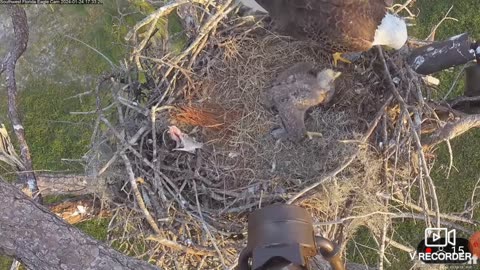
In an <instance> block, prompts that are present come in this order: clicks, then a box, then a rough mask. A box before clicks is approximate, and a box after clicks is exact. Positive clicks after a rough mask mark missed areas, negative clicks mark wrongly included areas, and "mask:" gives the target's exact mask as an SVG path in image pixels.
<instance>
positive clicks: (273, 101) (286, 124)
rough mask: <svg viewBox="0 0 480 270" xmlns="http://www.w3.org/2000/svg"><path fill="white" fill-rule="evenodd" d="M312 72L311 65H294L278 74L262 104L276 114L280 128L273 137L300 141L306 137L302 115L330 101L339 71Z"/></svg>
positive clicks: (274, 132)
mask: <svg viewBox="0 0 480 270" xmlns="http://www.w3.org/2000/svg"><path fill="white" fill-rule="evenodd" d="M313 70H314V69H313V65H312V64H309V63H300V64H296V65H294V66H292V67H291V68H289V69H287V70H285V71H284V72H282V73H281V74H279V76H278V77H277V79H276V80H275V81H274V82H273V87H272V88H270V89H269V90H268V91H267V92H266V97H265V99H266V100H265V103H266V104H265V105H266V106H268V107H270V108H275V109H276V110H277V111H278V113H279V116H280V119H281V121H282V126H283V128H282V129H277V130H274V131H273V132H272V135H273V136H274V137H275V138H277V139H279V138H288V139H290V140H291V141H293V142H300V141H302V140H303V139H304V138H305V136H306V135H307V130H306V127H305V122H304V118H305V112H306V111H307V110H308V109H309V108H311V107H313V106H316V105H319V104H326V103H328V102H329V101H330V100H331V99H332V97H333V94H334V93H335V86H334V82H335V79H336V78H338V76H340V75H341V72H336V71H334V70H332V69H324V70H322V71H320V72H318V73H316V74H315V72H314V71H313Z"/></svg>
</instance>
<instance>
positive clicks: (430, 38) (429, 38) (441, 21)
mask: <svg viewBox="0 0 480 270" xmlns="http://www.w3.org/2000/svg"><path fill="white" fill-rule="evenodd" d="M452 9H453V5H452V6H451V7H450V9H449V10H448V11H447V13H446V14H445V16H443V18H442V19H441V20H440V22H439V23H437V25H435V26H434V27H433V29H432V32H431V33H430V35H428V37H427V38H425V40H433V39H435V32H436V31H437V29H438V27H440V25H441V24H442V23H443V22H444V21H446V20H453V21H456V22H458V20H457V19H455V18H452V17H448V15H449V14H450V12H451V11H452ZM432 38H433V39H432Z"/></svg>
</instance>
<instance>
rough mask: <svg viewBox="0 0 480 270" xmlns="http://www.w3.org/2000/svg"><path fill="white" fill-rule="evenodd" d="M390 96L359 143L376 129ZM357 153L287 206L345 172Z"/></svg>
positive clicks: (301, 192)
mask: <svg viewBox="0 0 480 270" xmlns="http://www.w3.org/2000/svg"><path fill="white" fill-rule="evenodd" d="M392 98H393V97H392V96H390V97H388V98H387V101H386V102H385V103H384V104H383V106H382V107H381V108H380V110H379V111H378V113H377V115H376V116H375V119H374V120H373V121H372V123H371V124H370V127H369V128H368V130H367V132H366V133H365V135H364V136H363V138H362V139H361V143H365V142H366V141H367V140H368V138H370V135H371V134H372V133H373V131H374V130H375V128H376V127H377V125H378V122H379V121H380V119H381V118H382V116H383V115H384V113H385V109H386V108H387V106H388V105H389V104H390V102H391V101H392ZM358 153H359V150H357V151H356V152H355V153H354V154H353V155H351V156H350V158H348V159H347V160H346V161H345V162H344V163H342V164H341V165H340V166H338V167H337V168H336V169H335V170H333V171H332V172H330V173H329V174H327V175H326V176H323V177H321V178H320V179H319V180H317V181H316V182H315V183H313V184H311V185H310V186H308V187H306V188H304V189H302V190H301V191H300V192H298V193H297V194H296V195H294V196H293V197H291V198H290V199H289V200H288V201H287V204H292V203H293V202H295V201H296V200H297V199H298V198H300V197H301V196H303V195H304V194H305V193H307V192H309V191H310V190H312V189H314V188H316V187H318V186H319V185H321V184H323V183H325V182H326V181H328V180H330V179H332V178H334V177H335V176H336V175H337V174H339V173H340V172H342V171H343V170H345V168H347V167H348V166H349V165H350V164H351V163H352V162H353V161H354V160H355V158H356V157H357V155H358Z"/></svg>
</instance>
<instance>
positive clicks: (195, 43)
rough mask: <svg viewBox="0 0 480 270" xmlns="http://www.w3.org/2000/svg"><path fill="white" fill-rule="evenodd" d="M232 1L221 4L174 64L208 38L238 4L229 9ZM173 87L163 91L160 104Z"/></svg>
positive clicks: (167, 74) (171, 67) (171, 69)
mask: <svg viewBox="0 0 480 270" xmlns="http://www.w3.org/2000/svg"><path fill="white" fill-rule="evenodd" d="M231 3H232V0H227V1H226V2H225V3H224V4H223V5H222V6H220V8H219V9H218V12H217V13H216V14H215V15H214V16H213V17H212V18H210V19H209V20H208V21H207V22H206V23H205V24H204V25H203V26H202V27H201V28H200V32H199V33H198V35H197V38H196V39H195V40H194V41H193V42H192V44H190V46H188V48H187V49H185V50H184V51H183V52H182V53H181V54H180V55H178V56H177V57H176V58H175V59H174V60H173V61H172V63H173V64H174V65H177V64H178V63H180V62H181V61H182V60H183V59H184V58H185V57H186V56H187V55H188V54H190V52H192V51H194V50H195V49H198V48H197V47H198V45H199V44H202V41H203V40H204V38H206V37H207V35H208V34H209V33H210V32H211V31H212V29H213V28H214V27H215V26H217V24H218V23H219V22H220V20H222V19H223V17H224V16H225V15H227V14H228V13H230V12H231V11H232V10H233V9H234V8H235V7H236V5H233V6H231V7H230V8H228V9H227V7H228V6H230V4H231ZM203 44H205V43H203ZM173 69H174V68H173V65H172V66H170V68H169V69H168V70H167V71H166V72H165V74H164V75H163V79H162V81H161V82H160V84H162V82H164V80H166V79H167V77H168V76H169V75H170V73H171V72H172V71H173ZM171 89H172V88H171V87H168V89H167V90H166V91H165V92H164V93H163V95H162V97H161V98H160V100H159V101H158V103H157V104H160V103H161V102H163V100H164V99H165V98H166V97H167V95H168V94H169V93H170V91H171Z"/></svg>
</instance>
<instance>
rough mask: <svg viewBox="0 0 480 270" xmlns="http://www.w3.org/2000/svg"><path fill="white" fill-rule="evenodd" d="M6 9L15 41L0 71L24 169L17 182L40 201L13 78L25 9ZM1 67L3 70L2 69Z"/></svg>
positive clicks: (23, 39)
mask: <svg viewBox="0 0 480 270" xmlns="http://www.w3.org/2000/svg"><path fill="white" fill-rule="evenodd" d="M8 11H9V13H10V17H11V18H12V24H13V31H14V36H15V37H14V39H15V42H14V44H13V47H12V48H11V50H10V52H9V53H8V54H7V56H6V57H5V61H4V62H3V64H2V66H1V67H0V73H1V71H3V70H5V71H6V73H5V74H6V82H7V94H8V116H9V118H10V121H11V123H12V125H13V130H14V131H15V135H16V137H17V140H18V143H19V145H20V156H21V158H22V161H23V164H24V165H25V168H24V170H21V171H20V176H19V179H18V180H19V182H20V183H21V184H23V185H24V190H25V191H27V193H28V194H30V195H31V196H32V197H33V198H36V199H37V200H38V201H39V202H41V200H42V199H41V196H40V193H39V190H38V186H37V180H36V177H35V173H34V170H33V164H32V157H31V154H30V148H29V147H28V144H27V140H26V138H25V130H24V128H23V125H22V122H21V120H20V117H19V114H18V110H17V83H16V80H15V68H16V64H17V61H18V59H19V58H20V57H21V56H22V54H23V53H24V52H25V50H26V49H27V43H28V23H27V14H26V12H25V10H24V9H23V8H21V7H19V6H9V7H8ZM2 69H3V70H2Z"/></svg>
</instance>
